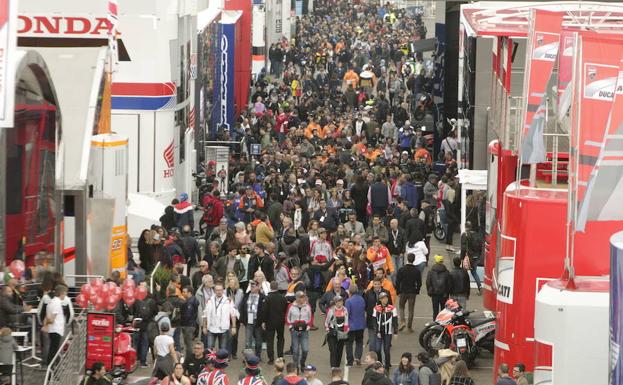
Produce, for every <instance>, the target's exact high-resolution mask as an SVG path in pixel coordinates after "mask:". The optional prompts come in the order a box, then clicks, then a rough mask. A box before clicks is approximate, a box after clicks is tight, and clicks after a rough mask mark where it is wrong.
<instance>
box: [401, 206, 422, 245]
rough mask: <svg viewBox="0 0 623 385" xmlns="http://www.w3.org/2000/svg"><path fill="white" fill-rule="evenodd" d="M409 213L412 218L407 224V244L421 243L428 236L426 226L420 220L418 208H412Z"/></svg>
mask: <svg viewBox="0 0 623 385" xmlns="http://www.w3.org/2000/svg"><path fill="white" fill-rule="evenodd" d="M409 213H410V214H411V218H409V219H408V220H407V223H406V224H405V239H406V240H407V242H418V241H421V240H423V239H424V237H425V236H426V225H425V224H424V221H423V220H421V219H420V218H419V215H418V210H417V209H416V208H412V209H411V210H410V211H409Z"/></svg>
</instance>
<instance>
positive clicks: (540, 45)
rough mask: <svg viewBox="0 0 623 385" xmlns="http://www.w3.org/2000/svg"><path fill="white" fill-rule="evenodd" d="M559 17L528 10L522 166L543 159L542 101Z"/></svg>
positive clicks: (553, 57)
mask: <svg viewBox="0 0 623 385" xmlns="http://www.w3.org/2000/svg"><path fill="white" fill-rule="evenodd" d="M562 17H563V14H562V13H559V12H547V11H543V10H539V9H532V10H531V17H530V27H529V32H528V47H527V52H528V54H527V60H526V77H525V79H526V80H525V81H524V93H523V94H524V95H525V96H526V97H527V103H526V105H525V106H524V109H523V135H522V137H523V141H522V143H521V161H522V163H524V164H534V163H540V162H543V161H545V158H546V155H547V154H546V150H545V144H544V142H543V128H544V125H545V124H544V123H545V121H544V118H545V108H544V100H545V93H546V87H547V84H548V83H549V79H550V77H551V74H552V70H553V69H554V63H555V61H556V57H557V55H558V45H559V43H560V32H561V30H562Z"/></svg>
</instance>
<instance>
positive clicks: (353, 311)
mask: <svg viewBox="0 0 623 385" xmlns="http://www.w3.org/2000/svg"><path fill="white" fill-rule="evenodd" d="M348 294H349V295H350V296H349V298H348V299H347V300H346V303H345V306H346V310H347V311H348V326H349V329H348V340H347V341H346V366H353V363H355V364H356V365H357V366H359V365H360V364H361V355H362V354H363V331H364V330H365V329H366V301H365V300H364V299H363V296H362V295H361V293H360V292H359V288H358V287H357V285H356V284H355V283H351V285H350V287H349V288H348ZM353 343H354V344H355V351H354V354H353Z"/></svg>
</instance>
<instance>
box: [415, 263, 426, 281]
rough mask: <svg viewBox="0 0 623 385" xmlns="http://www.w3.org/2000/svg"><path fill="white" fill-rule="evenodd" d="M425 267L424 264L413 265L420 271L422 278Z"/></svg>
mask: <svg viewBox="0 0 623 385" xmlns="http://www.w3.org/2000/svg"><path fill="white" fill-rule="evenodd" d="M426 265H427V264H426V262H422V263H420V264H417V265H415V267H416V268H417V269H418V270H419V271H420V275H422V277H424V269H426Z"/></svg>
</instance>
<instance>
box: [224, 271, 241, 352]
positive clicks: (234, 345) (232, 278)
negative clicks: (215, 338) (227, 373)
mask: <svg viewBox="0 0 623 385" xmlns="http://www.w3.org/2000/svg"><path fill="white" fill-rule="evenodd" d="M225 287H226V290H225V295H226V296H227V298H228V299H229V300H230V301H231V303H232V304H234V309H238V306H240V304H241V303H242V298H243V297H244V292H243V291H242V290H241V289H240V282H239V281H238V277H236V273H234V272H233V271H229V272H228V273H227V275H226V277H225ZM239 329H240V317H239V316H236V330H239ZM229 352H230V353H231V355H232V357H236V353H238V333H236V335H232V336H230V337H229Z"/></svg>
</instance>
